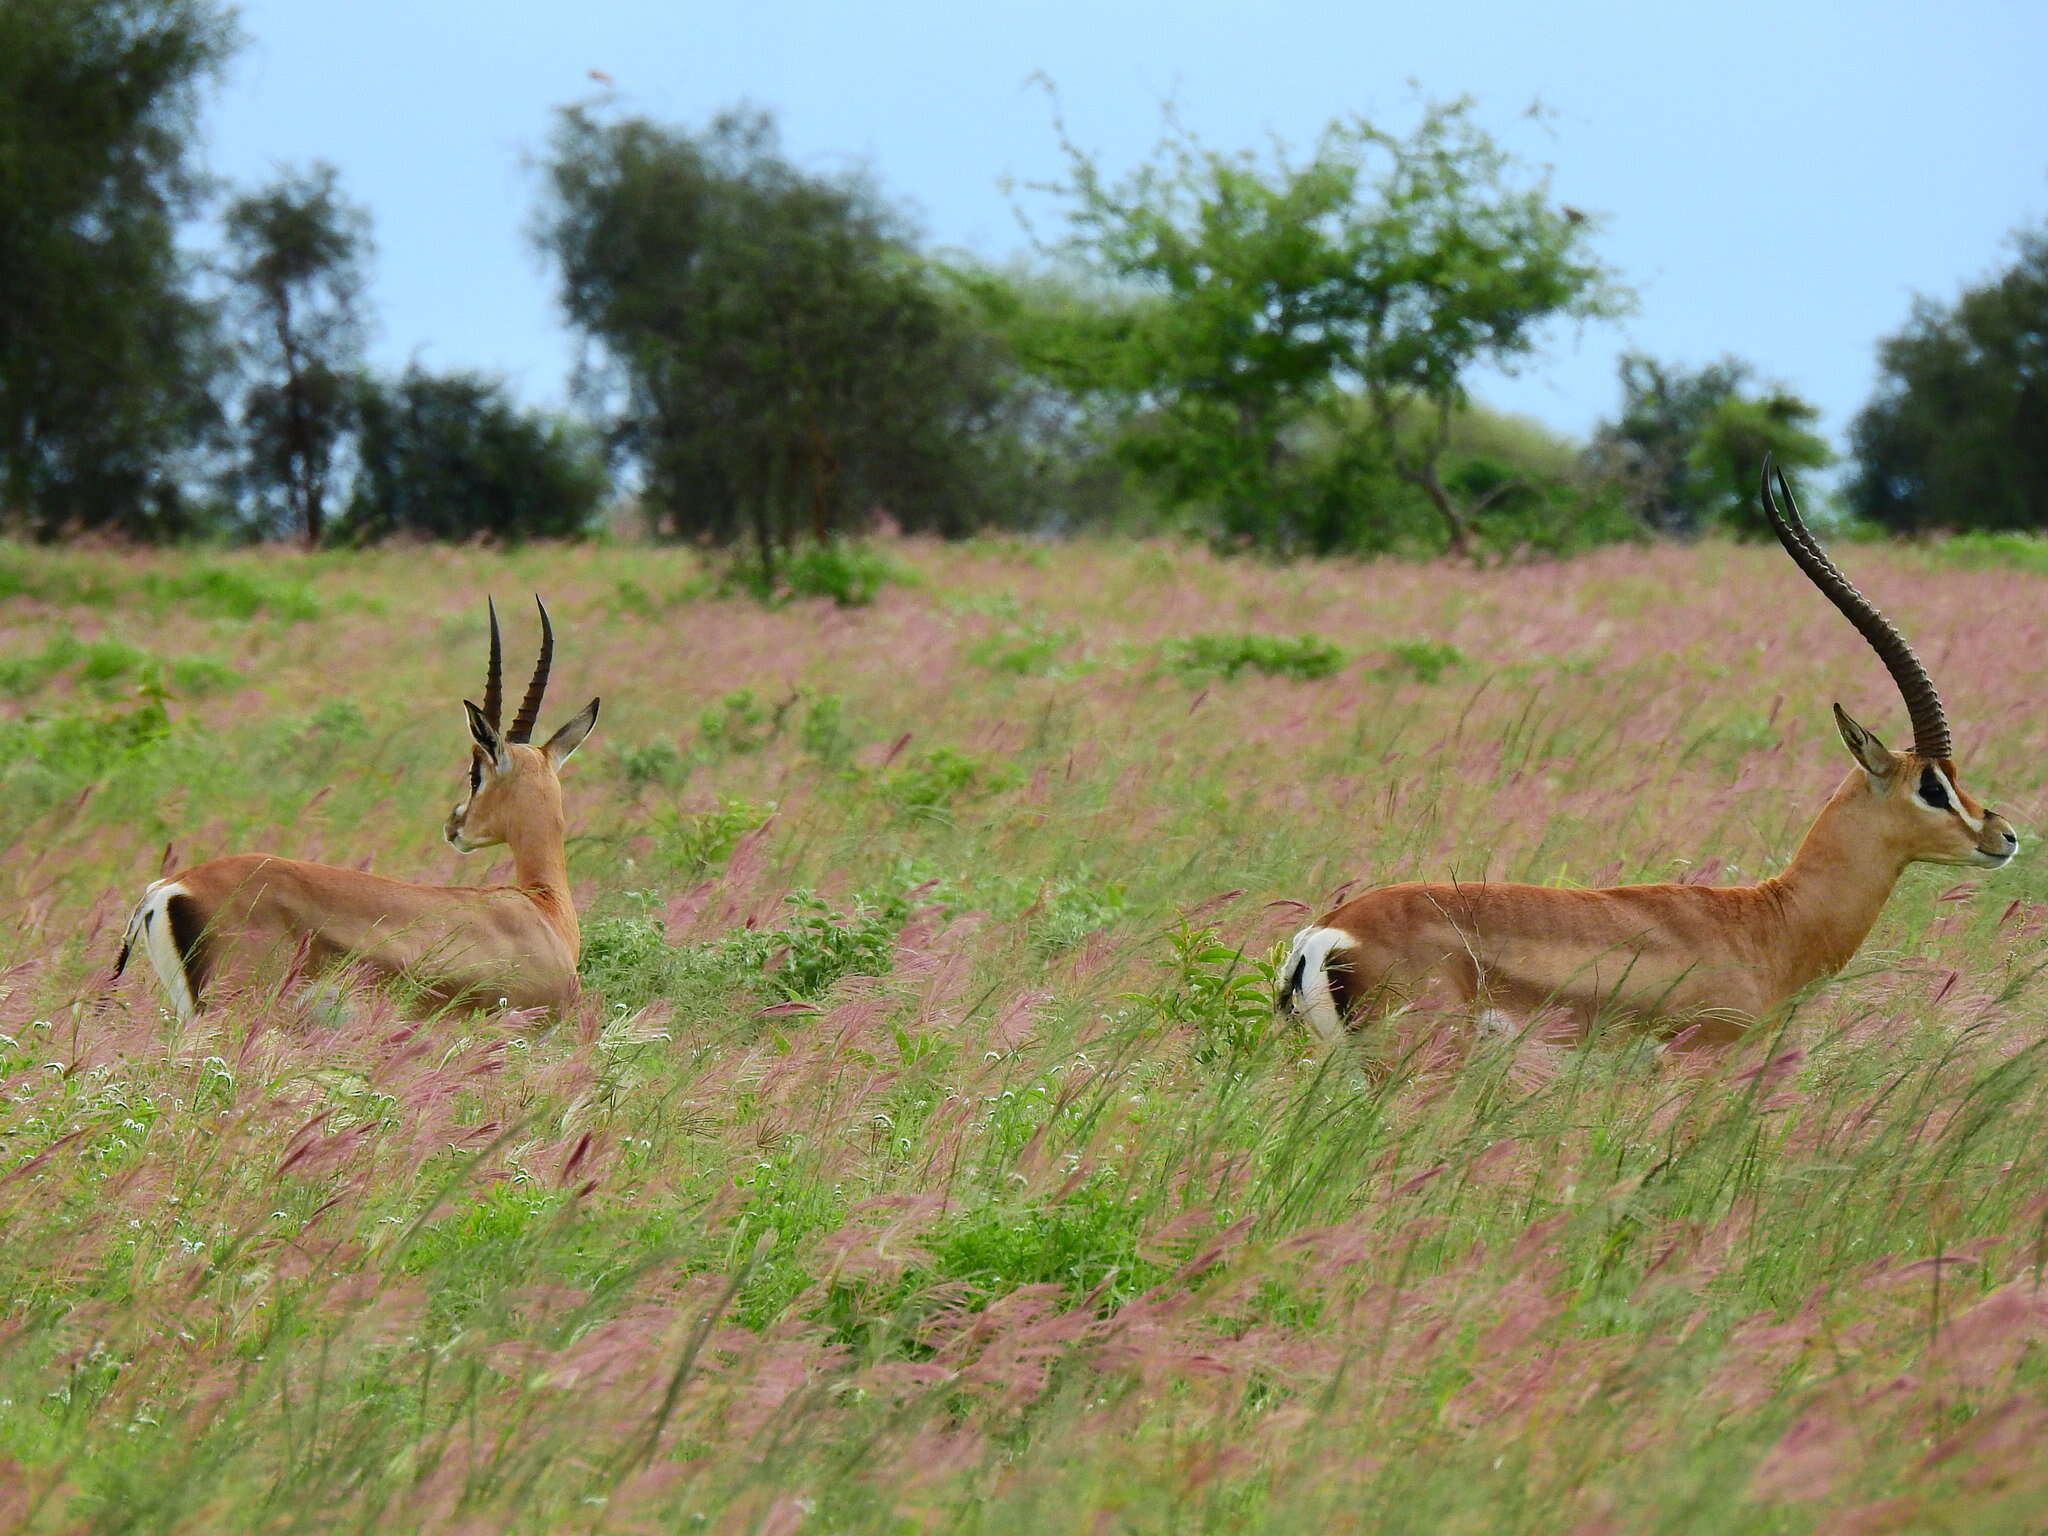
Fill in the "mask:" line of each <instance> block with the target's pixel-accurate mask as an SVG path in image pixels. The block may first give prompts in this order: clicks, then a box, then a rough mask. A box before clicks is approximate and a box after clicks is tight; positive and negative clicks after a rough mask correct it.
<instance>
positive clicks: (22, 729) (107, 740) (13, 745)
mask: <svg viewBox="0 0 2048 1536" xmlns="http://www.w3.org/2000/svg"><path fill="white" fill-rule="evenodd" d="M170 734H171V717H170V712H169V711H168V710H167V709H166V708H165V707H164V695H163V691H162V690H161V689H158V688H153V687H144V688H142V689H139V690H138V691H137V695H136V697H135V699H134V700H133V701H132V702H130V703H128V704H126V705H125V706H122V707H119V708H113V709H103V710H96V711H92V712H90V713H83V714H64V715H52V716H49V717H47V718H44V719H40V720H36V719H31V720H5V721H0V768H7V767H10V766H11V765H13V764H15V763H18V762H22V761H24V760H26V761H28V762H31V763H33V764H34V765H35V766H36V767H37V768H38V769H40V770H41V771H42V772H43V773H44V774H45V775H46V776H48V778H49V779H50V780H52V781H53V784H54V785H55V786H56V787H66V786H75V785H79V784H84V783H88V782H90V781H91V780H94V779H97V778H101V777H103V776H104V775H105V774H107V773H108V772H109V771H110V770H112V769H113V768H115V767H117V766H119V765H120V764H121V763H123V762H125V761H127V760H128V759H131V758H134V757H137V756H139V755H141V754H142V753H145V752H147V751H148V750H149V749H150V748H152V747H154V746H156V744H157V743H158V742H160V741H162V740H164V739H165V738H166V737H168V736H169V735H170Z"/></svg>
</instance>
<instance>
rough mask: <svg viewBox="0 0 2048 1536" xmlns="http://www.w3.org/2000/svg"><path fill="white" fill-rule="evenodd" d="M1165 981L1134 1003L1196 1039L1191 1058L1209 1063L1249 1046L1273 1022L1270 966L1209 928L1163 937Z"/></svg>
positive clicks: (1182, 930) (1137, 996)
mask: <svg viewBox="0 0 2048 1536" xmlns="http://www.w3.org/2000/svg"><path fill="white" fill-rule="evenodd" d="M1167 949H1168V951H1169V953H1168V957H1167V959H1166V962H1165V963H1166V964H1167V965H1168V966H1170V967H1171V968H1172V970H1173V976H1172V978H1171V979H1170V980H1169V981H1168V982H1167V983H1166V985H1164V986H1162V987H1160V988H1158V989H1156V990H1154V991H1151V992H1141V993H1136V994H1134V995H1133V996H1132V999H1131V1000H1132V1001H1133V1002H1138V1003H1142V1004H1144V1005H1145V1006H1147V1007H1149V1008H1150V1009H1152V1010H1153V1011H1154V1012H1155V1013H1157V1014H1158V1015H1159V1017H1160V1018H1161V1019H1163V1020H1165V1021H1167V1022H1168V1023H1172V1024H1183V1025H1187V1026H1189V1027H1190V1028H1192V1029H1194V1030H1195V1031H1196V1033H1197V1035H1198V1036H1199V1037H1200V1043H1199V1044H1198V1045H1197V1047H1196V1049H1195V1059H1196V1060H1198V1061H1210V1060H1213V1059H1215V1058H1216V1057H1218V1056H1221V1055H1224V1054H1226V1053H1230V1052H1240V1053H1241V1052H1244V1051H1249V1050H1251V1049H1253V1048H1254V1047H1255V1046H1257V1045H1258V1044H1259V1042H1260V1041H1261V1040H1263V1039H1265V1037H1266V1031H1267V1030H1268V1029H1269V1028H1271V1027H1272V1024H1273V998H1274V996H1275V995H1276V992H1277V988H1276V985H1275V982H1276V972H1275V970H1274V967H1273V966H1272V964H1271V963H1270V962H1268V961H1265V960H1260V959H1256V958H1254V957H1252V956H1249V955H1247V954H1245V953H1244V952H1243V951H1242V950H1239V949H1235V948H1233V947H1232V946H1230V945H1228V944H1225V943H1224V942H1223V941H1222V940H1221V939H1219V938H1218V937H1217V936H1216V931H1215V930H1214V929H1213V928H1187V927H1183V928H1180V929H1179V930H1177V931H1176V932H1174V933H1171V934H1169V935H1167Z"/></svg>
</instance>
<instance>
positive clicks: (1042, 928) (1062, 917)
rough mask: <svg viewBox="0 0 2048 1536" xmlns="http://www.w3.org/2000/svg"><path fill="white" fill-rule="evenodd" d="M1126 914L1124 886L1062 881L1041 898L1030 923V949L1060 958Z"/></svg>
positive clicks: (1085, 881)
mask: <svg viewBox="0 0 2048 1536" xmlns="http://www.w3.org/2000/svg"><path fill="white" fill-rule="evenodd" d="M1123 913H1124V888H1123V887H1122V886H1121V885H1116V884H1104V883H1101V882H1098V881H1094V880H1086V879H1074V880H1061V881H1059V882H1057V883H1056V884H1054V885H1053V886H1051V887H1050V888H1049V889H1048V890H1047V891H1046V892H1045V893H1044V895H1042V896H1041V897H1040V898H1039V902H1038V909H1037V911H1036V913H1035V914H1034V915H1033V916H1032V919H1031V947H1032V948H1033V949H1036V950H1037V951H1039V953H1041V954H1047V955H1056V954H1059V953H1060V952H1061V951H1063V950H1069V949H1072V948H1073V947H1074V946H1075V945H1077V944H1079V943H1080V942H1081V941H1082V940H1084V939H1086V938H1087V937H1088V936H1089V935H1090V934H1092V933H1097V932H1099V931H1101V930H1102V929H1104V928H1107V927H1108V926H1109V925H1110V924H1111V923H1114V922H1115V921H1116V920H1117V919H1118V918H1120V917H1122V916H1123Z"/></svg>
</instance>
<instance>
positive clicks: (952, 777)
mask: <svg viewBox="0 0 2048 1536" xmlns="http://www.w3.org/2000/svg"><path fill="white" fill-rule="evenodd" d="M1017 778H1018V770H1017V768H1016V766H1015V765H1014V764H1012V763H991V762H987V761H985V760H984V759H982V758H978V757H976V756H974V755H973V754H972V753H969V752H962V751H960V750H958V749H957V748H954V747H933V748H932V749H931V751H929V752H927V753H925V754H924V756H923V757H921V758H919V759H918V760H917V761H916V762H914V763H910V764H907V765H905V766H904V767H901V768H885V769H883V770H882V772H881V773H880V774H879V775H878V776H877V779H876V788H877V790H878V791H879V792H880V793H881V795H882V797H883V798H884V799H887V800H890V801H893V802H894V803H895V805H896V808H897V809H898V810H900V811H902V812H903V813H904V814H905V815H908V816H915V817H924V818H928V819H942V818H944V817H945V816H946V815H947V814H948V813H949V812H950V811H951V810H952V808H953V805H954V802H955V801H957V800H960V799H962V798H963V797H966V796H970V795H989V794H994V793H996V792H997V791H999V790H1004V789H1008V788H1009V787H1010V786H1011V785H1012V784H1014V783H1016V782H1017Z"/></svg>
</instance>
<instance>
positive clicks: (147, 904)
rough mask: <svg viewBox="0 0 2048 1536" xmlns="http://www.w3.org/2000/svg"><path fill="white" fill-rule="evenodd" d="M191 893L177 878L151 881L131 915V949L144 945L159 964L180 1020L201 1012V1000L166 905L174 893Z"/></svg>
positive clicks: (152, 961) (159, 973)
mask: <svg viewBox="0 0 2048 1536" xmlns="http://www.w3.org/2000/svg"><path fill="white" fill-rule="evenodd" d="M190 894H191V892H189V891H187V890H186V889H185V887H184V886H182V885H180V884H178V882H177V881H175V880H152V881H150V882H149V889H148V890H146V891H144V892H143V893H142V900H140V901H138V902H137V903H136V904H135V911H134V913H133V914H132V915H130V917H129V919H128V937H127V940H126V943H127V944H128V946H129V947H130V948H131V949H132V948H134V947H135V946H137V945H140V946H141V949H142V952H143V953H144V954H146V955H148V956H149V963H150V964H151V965H153V966H155V967H156V976H157V980H158V981H160V982H162V983H163V987H164V991H165V992H167V993H169V994H170V999H171V1006H172V1007H173V1008H175V1009H176V1010H177V1013H178V1022H179V1023H180V1024H189V1023H191V1022H192V1020H193V1019H194V1018H195V1017H196V1016H197V1015H198V1013H199V1004H198V1002H197V1001H196V1000H195V999H194V998H193V996H192V983H191V981H190V980H189V979H188V978H187V977H186V975H185V957H184V956H183V955H181V954H179V953H178V940H177V937H176V936H175V935H174V934H173V933H172V932H171V914H170V913H169V912H168V911H167V910H166V909H167V908H168V907H169V906H170V904H171V898H172V897H173V896H189V895H190Z"/></svg>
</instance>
